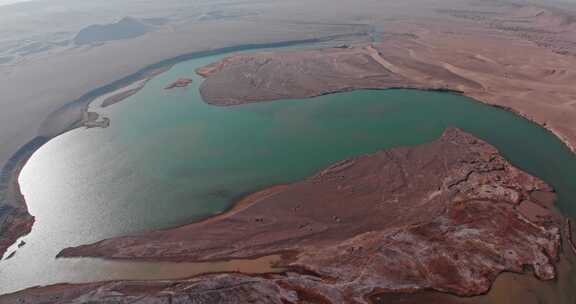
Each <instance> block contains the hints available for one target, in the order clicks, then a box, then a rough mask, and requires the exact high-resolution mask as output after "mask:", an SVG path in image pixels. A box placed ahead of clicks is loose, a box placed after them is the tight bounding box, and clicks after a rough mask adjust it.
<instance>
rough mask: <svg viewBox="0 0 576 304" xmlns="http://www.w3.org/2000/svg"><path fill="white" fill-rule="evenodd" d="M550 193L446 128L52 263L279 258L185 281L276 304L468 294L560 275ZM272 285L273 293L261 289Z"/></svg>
mask: <svg viewBox="0 0 576 304" xmlns="http://www.w3.org/2000/svg"><path fill="white" fill-rule="evenodd" d="M552 197H553V191H552V189H551V188H550V187H549V186H548V185H546V184H545V183H544V182H543V181H542V180H540V179H538V178H536V177H533V176H530V175H528V174H527V173H525V172H523V171H521V170H519V169H518V168H515V167H513V166H512V165H510V164H509V163H508V162H507V161H506V160H505V159H503V158H502V156H500V155H499V153H498V151H497V150H496V149H495V148H494V147H492V146H490V145H489V144H487V143H486V142H484V141H482V140H479V139H477V138H475V137H473V136H471V135H470V134H467V133H465V132H463V131H461V130H458V129H448V130H447V131H446V132H445V133H444V134H443V136H442V137H441V138H439V139H438V140H436V141H434V142H432V143H428V144H424V145H420V146H416V147H402V148H395V149H391V150H386V151H381V152H377V153H375V154H370V155H363V156H359V157H355V158H351V159H347V160H344V161H341V162H338V163H336V164H334V165H332V166H330V167H329V168H327V169H325V170H323V171H321V172H319V173H318V174H316V175H314V176H311V177H309V178H307V179H305V180H303V181H301V182H297V183H295V184H292V185H289V186H285V187H280V188H278V187H276V188H274V189H273V191H268V192H263V194H262V193H261V194H257V195H255V196H252V198H251V199H248V201H244V202H243V203H242V206H240V207H238V208H234V209H232V210H231V211H230V212H228V213H225V214H221V215H219V216H217V217H216V218H214V219H212V220H206V221H202V222H199V223H195V224H190V225H186V226H182V227H178V228H175V229H168V230H162V231H155V232H150V233H145V234H141V235H135V236H127V237H120V238H113V239H109V240H104V241H101V242H98V243H95V244H92V245H85V246H80V247H75V248H68V249H65V250H63V251H62V252H61V254H60V257H80V256H83V257H86V256H87V257H102V258H111V259H129V260H157V261H214V260H226V259H236V258H249V257H257V256H264V255H269V254H276V253H285V255H284V257H283V259H282V260H281V262H280V264H279V266H281V267H283V268H287V269H289V270H290V272H288V273H284V274H270V275H267V276H247V275H242V274H221V275H219V276H205V277H198V278H195V279H193V281H194V282H198V280H200V281H201V282H202V284H219V282H224V281H226V282H229V283H230V282H235V283H230V284H232V285H230V286H229V287H230V288H232V287H233V286H237V285H238V284H240V283H239V282H246V281H250V282H256V283H249V284H248V283H246V284H248V285H250V286H252V287H250V291H246V293H247V294H245V296H248V295H249V296H250V297H251V298H253V299H260V298H262V297H264V296H265V295H266V296H268V297H271V299H274V301H278V303H281V302H282V301H283V302H284V303H298V302H297V301H298V300H296V299H299V300H302V298H306V297H312V298H317V299H320V298H321V299H324V300H325V302H326V303H343V302H347V303H365V302H366V301H367V300H366V299H367V297H370V296H373V295H375V294H397V293H414V292H418V291H428V290H436V291H440V292H445V293H451V294H454V295H458V296H473V295H479V294H483V293H485V292H487V291H488V290H489V288H490V286H491V284H492V283H493V282H494V280H495V279H496V278H497V276H498V275H499V274H500V273H502V272H516V273H523V272H524V271H525V269H532V270H533V273H534V275H535V276H536V277H537V278H539V279H541V280H552V279H555V278H556V270H555V262H556V261H557V259H558V257H559V247H560V227H561V224H562V223H561V219H560V218H559V216H558V215H557V214H555V213H554V212H553V211H552V206H551V205H550V199H551V198H552ZM542 198H545V199H542ZM525 204H529V205H532V204H534V205H536V206H538V208H537V210H538V212H537V213H534V212H533V211H532V209H531V208H524V207H522V206H523V205H525ZM543 210H544V211H546V212H544V211H543ZM205 280H207V281H206V282H204V281H205ZM237 283H238V284H237ZM117 284H118V286H121V285H123V284H128V283H125V282H124V283H117ZM153 284H158V283H153ZM181 284H183V285H181ZM186 284H188V283H181V282H180V281H179V283H178V284H177V285H178V286H186ZM195 284H196V283H195ZM226 284H228V283H226ZM244 284H245V283H241V284H240V285H242V286H244ZM269 284H272V286H273V290H274V292H271V291H270V290H267V291H266V293H265V294H263V293H261V292H263V291H262V290H264V289H261V288H265V286H271V285H269ZM112 286H116V285H107V287H105V288H101V287H99V289H98V290H99V291H98V292H111V289H110V288H112ZM184 289H186V288H184ZM289 295H294V296H296V298H291V296H289ZM157 296H158V295H156V296H155V297H157ZM219 296H220V297H222V298H223V299H227V300H230V299H232V298H229V297H231V296H230V295H225V294H219ZM156 299H157V298H156ZM274 301H272V300H270V301H269V302H270V303H274ZM191 303H200V302H194V301H192V302H191Z"/></svg>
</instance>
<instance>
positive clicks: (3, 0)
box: [0, 0, 29, 5]
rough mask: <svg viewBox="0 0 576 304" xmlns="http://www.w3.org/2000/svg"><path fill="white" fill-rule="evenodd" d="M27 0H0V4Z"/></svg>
mask: <svg viewBox="0 0 576 304" xmlns="http://www.w3.org/2000/svg"><path fill="white" fill-rule="evenodd" d="M26 1H29V0H0V5H6V4H13V3H18V2H26Z"/></svg>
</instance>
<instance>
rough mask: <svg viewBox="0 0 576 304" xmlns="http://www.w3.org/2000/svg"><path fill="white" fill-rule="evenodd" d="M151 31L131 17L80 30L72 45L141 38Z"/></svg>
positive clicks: (150, 28)
mask: <svg viewBox="0 0 576 304" xmlns="http://www.w3.org/2000/svg"><path fill="white" fill-rule="evenodd" d="M151 30H153V27H152V26H150V25H147V24H145V23H144V22H142V21H140V20H138V19H136V18H131V17H125V18H122V20H120V21H118V22H115V23H110V24H94V25H90V26H88V27H86V28H84V29H82V30H81V31H80V32H78V34H77V35H76V37H74V43H76V44H77V45H85V44H93V43H99V42H106V41H112V40H122V39H130V38H135V37H138V36H142V35H144V34H146V33H147V32H149V31H151Z"/></svg>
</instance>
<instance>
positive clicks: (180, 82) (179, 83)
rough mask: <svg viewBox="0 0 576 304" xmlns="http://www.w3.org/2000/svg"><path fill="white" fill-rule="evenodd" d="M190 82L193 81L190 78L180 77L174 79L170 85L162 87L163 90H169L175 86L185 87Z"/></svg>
mask: <svg viewBox="0 0 576 304" xmlns="http://www.w3.org/2000/svg"><path fill="white" fill-rule="evenodd" d="M192 82H193V80H192V79H190V78H180V79H178V80H176V81H174V82H173V83H171V84H170V85H168V86H166V87H165V88H164V90H171V89H175V88H185V87H187V86H189V85H190V84H191V83H192Z"/></svg>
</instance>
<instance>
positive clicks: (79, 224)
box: [0, 56, 576, 293]
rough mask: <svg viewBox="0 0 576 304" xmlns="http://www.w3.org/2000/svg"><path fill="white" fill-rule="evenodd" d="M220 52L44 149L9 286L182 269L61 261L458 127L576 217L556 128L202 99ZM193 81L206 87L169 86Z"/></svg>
mask: <svg viewBox="0 0 576 304" xmlns="http://www.w3.org/2000/svg"><path fill="white" fill-rule="evenodd" d="M220 57H221V56H212V57H205V58H200V59H195V60H191V61H187V62H183V63H180V64H178V65H176V66H175V67H174V68H173V69H171V70H170V71H168V72H166V73H164V74H162V75H160V76H157V77H156V78H154V79H153V80H151V81H149V82H148V83H147V85H146V86H145V87H144V88H143V89H142V90H141V91H140V92H139V93H137V94H136V95H134V96H132V97H130V98H129V99H127V100H125V101H123V102H121V103H119V104H116V105H113V106H111V107H108V108H105V109H98V111H99V112H100V113H102V114H103V115H104V116H106V117H109V118H110V119H111V126H110V127H109V128H106V129H77V130H74V131H71V132H69V133H66V134H64V135H62V136H60V137H57V138H55V139H53V140H52V141H50V142H49V143H48V144H46V145H45V146H43V147H42V148H40V149H39V150H38V151H37V152H36V153H35V154H34V155H33V156H32V158H31V159H30V161H29V162H28V164H27V165H26V166H25V167H24V169H23V171H22V173H21V176H20V183H21V187H22V192H23V194H24V196H25V197H26V200H27V203H28V204H29V208H30V212H31V213H32V214H33V215H34V216H36V219H37V222H36V224H35V225H34V227H33V230H32V233H31V234H30V235H28V236H26V237H25V238H24V240H25V241H26V243H27V244H26V245H25V246H24V247H23V248H21V249H18V250H17V252H16V255H15V256H14V257H13V258H12V259H10V260H6V261H2V262H0V293H6V292H10V291H15V290H19V289H22V288H26V287H30V286H34V285H45V284H51V283H58V282H86V281H93V280H103V279H106V278H109V279H112V278H114V279H121V278H125V279H151V278H156V277H157V276H155V275H154V273H155V272H156V273H157V272H158V271H162V273H163V274H164V276H165V277H169V276H170V273H171V271H170V268H169V267H176V268H177V265H174V264H170V263H165V264H159V265H162V266H161V267H160V269H163V270H159V268H154V267H152V266H150V265H149V264H141V266H138V265H137V264H134V263H125V264H122V263H120V264H118V263H116V264H115V263H111V262H106V261H102V260H97V259H58V260H56V259H54V256H55V255H56V254H57V253H58V252H59V251H60V250H61V249H63V248H65V247H69V246H75V245H80V244H85V243H90V242H94V241H98V240H101V239H103V238H108V237H113V236H118V235H123V234H127V233H135V232H141V231H145V230H151V229H158V228H167V227H171V226H175V225H181V224H185V223H189V222H192V221H195V220H198V219H201V218H203V217H206V216H210V215H213V214H217V213H219V212H222V211H223V210H225V209H226V208H228V207H229V206H230V204H231V203H232V202H233V201H234V199H236V198H238V197H239V196H241V195H242V194H245V193H247V192H249V191H253V190H256V189H259V188H262V187H265V186H268V185H271V184H281V183H289V182H293V181H296V180H299V179H302V178H304V177H306V176H309V175H311V174H313V173H314V172H315V171H316V170H318V169H321V168H323V167H325V166H327V165H329V164H330V163H332V162H334V161H337V160H341V159H344V158H347V157H350V156H353V155H358V154H363V153H370V152H374V151H377V150H379V149H385V148H390V147H395V146H401V145H416V144H420V143H423V142H427V141H431V140H433V139H435V138H437V137H438V136H440V134H441V133H442V131H443V130H444V129H445V128H446V127H447V126H457V127H460V128H463V129H464V130H466V131H469V132H471V133H473V134H475V135H476V136H479V137H481V138H483V139H485V140H487V141H489V142H490V143H492V144H494V145H496V146H497V147H498V148H499V149H500V150H501V152H502V153H503V155H504V156H505V157H507V158H508V159H509V160H511V161H512V162H513V163H514V164H516V165H517V166H519V167H521V168H523V169H525V170H526V171H528V172H530V173H532V174H535V175H537V176H539V177H541V178H543V179H544V180H546V181H547V182H549V183H550V184H551V185H553V186H554V187H555V188H556V189H557V190H558V192H559V194H560V199H559V202H558V204H559V206H560V208H561V209H562V211H564V212H565V213H567V214H569V215H571V216H573V215H575V214H576V207H575V206H576V204H574V203H573V202H572V201H571V200H572V199H573V198H576V158H575V157H574V155H573V154H572V153H571V152H570V151H569V150H568V149H567V148H566V147H565V146H564V145H562V143H561V142H560V141H559V140H558V139H557V138H556V137H554V136H553V135H552V134H550V133H548V132H547V131H546V130H544V129H542V128H540V127H538V126H536V125H534V124H532V123H530V122H528V121H526V120H524V119H522V118H520V117H517V116H515V115H513V114H511V113H509V112H506V111H504V110H500V109H497V108H493V107H489V106H486V105H483V104H480V103H478V102H474V101H472V100H470V99H468V98H466V97H463V96H459V95H454V94H448V93H437V92H422V91H413V90H389V91H356V92H350V93H341V94H334V95H327V96H322V97H317V98H312V99H303V100H285V101H278V102H268V103H258V104H249V105H243V106H234V107H216V106H210V105H208V104H205V103H204V102H203V101H202V100H201V98H200V96H199V93H198V86H199V84H200V82H201V79H200V78H199V77H197V76H195V75H194V73H193V71H194V69H195V68H196V67H199V66H202V65H205V64H207V63H210V62H213V61H215V60H218V59H219V58H220ZM179 77H191V78H194V83H193V84H192V85H191V86H190V87H188V88H185V89H174V90H171V91H166V90H164V89H163V87H165V86H166V85H167V84H169V83H171V82H173V81H174V80H176V79H177V78H179ZM92 107H93V108H94V109H96V108H98V105H97V104H94V105H93V106H92ZM135 265H136V266H135ZM163 267H167V268H163ZM151 268H154V269H151ZM176 268H174V269H176ZM214 271H217V269H215V270H214ZM194 273H197V272H194V271H193V269H190V274H194ZM183 275H184V274H183V273H181V272H177V274H176V271H175V277H181V276H183Z"/></svg>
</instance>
